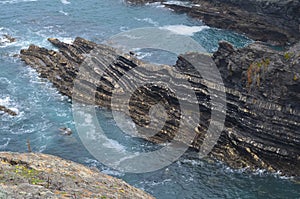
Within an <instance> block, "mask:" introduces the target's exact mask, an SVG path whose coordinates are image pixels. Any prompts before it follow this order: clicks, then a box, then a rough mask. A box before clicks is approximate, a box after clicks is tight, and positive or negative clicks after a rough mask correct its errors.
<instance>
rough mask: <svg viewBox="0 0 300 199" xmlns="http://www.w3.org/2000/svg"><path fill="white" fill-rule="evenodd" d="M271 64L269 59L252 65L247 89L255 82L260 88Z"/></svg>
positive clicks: (249, 69) (248, 75)
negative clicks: (264, 74) (263, 76)
mask: <svg viewBox="0 0 300 199" xmlns="http://www.w3.org/2000/svg"><path fill="white" fill-rule="evenodd" d="M270 64H271V60H270V59H269V58H265V59H262V60H261V61H257V62H254V63H252V64H250V66H249V68H248V70H247V87H250V86H251V84H252V83H253V80H255V82H256V85H257V86H258V87H259V86H260V84H261V77H262V75H263V73H264V72H265V71H266V69H267V68H268V66H269V65H270Z"/></svg>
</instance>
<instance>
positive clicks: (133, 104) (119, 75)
mask: <svg viewBox="0 0 300 199" xmlns="http://www.w3.org/2000/svg"><path fill="white" fill-rule="evenodd" d="M49 41H50V42H51V43H52V44H53V45H54V46H56V47H57V48H58V49H59V51H58V52H57V51H53V50H47V49H45V48H40V47H38V46H35V45H31V46H30V47H29V48H28V49H25V50H22V51H21V58H22V60H24V61H25V63H26V64H28V65H30V66H31V67H33V68H35V69H36V70H37V72H38V73H39V74H40V76H41V77H44V78H47V79H49V81H51V82H52V83H53V85H54V86H55V87H56V88H57V89H58V90H59V91H60V92H61V93H62V94H64V95H67V96H69V97H74V96H75V98H76V99H73V100H77V101H80V102H82V103H88V104H96V105H98V106H101V107H107V108H110V109H114V110H119V111H124V112H126V111H125V110H129V112H127V114H129V116H130V117H131V118H132V120H133V121H134V122H135V123H136V125H137V126H140V127H145V128H148V130H149V131H150V132H151V130H154V129H151V128H155V125H154V126H153V125H150V126H149V123H150V117H149V112H150V109H151V106H153V105H155V104H157V103H160V104H162V106H163V107H164V108H165V109H166V113H167V115H168V117H167V120H166V122H165V123H164V126H163V128H162V130H161V131H159V132H158V133H157V134H155V135H153V136H150V137H149V136H148V137H147V136H146V137H147V139H149V140H151V141H154V142H167V141H170V140H172V139H174V138H175V137H176V138H175V139H177V140H179V141H183V142H185V143H186V144H189V145H190V146H191V147H193V148H195V149H200V148H201V146H202V145H203V144H205V143H203V140H204V138H205V136H206V133H205V130H206V129H207V128H208V125H209V122H210V117H211V108H212V107H213V105H214V104H211V103H212V102H211V100H210V96H209V92H208V89H211V90H213V91H214V92H215V93H218V92H222V89H221V88H220V85H219V84H218V82H214V81H204V80H203V79H202V77H201V75H200V74H199V73H198V72H196V71H195V68H193V63H202V64H207V63H208V62H209V61H208V60H213V61H214V62H215V63H216V65H217V67H218V68H219V70H220V71H221V74H222V76H223V80H224V84H225V87H226V95H227V99H220V100H223V102H224V103H227V114H226V121H225V128H224V130H223V131H222V134H221V136H220V138H219V140H218V143H217V144H216V145H215V147H214V148H213V150H212V151H211V152H210V154H209V156H211V157H213V158H216V159H218V160H222V161H224V162H226V163H227V164H228V165H230V166H232V167H234V168H241V167H249V168H251V169H258V168H260V169H267V170H270V171H281V172H282V173H283V174H287V175H296V176H299V175H300V173H299V172H300V171H299V169H298V168H299V167H300V133H299V129H300V107H299V99H300V96H299V89H300V84H299V76H300V67H299V60H300V51H299V44H297V45H296V46H294V47H293V48H291V49H290V50H289V51H287V52H280V51H275V50H272V49H270V48H268V47H266V46H264V45H261V44H258V43H255V44H252V45H250V46H249V47H246V48H243V49H238V50H237V49H234V48H233V47H232V45H230V44H228V43H226V42H221V43H220V47H219V49H218V51H217V52H216V53H214V55H213V56H212V57H209V56H208V55H203V54H199V53H189V54H185V55H181V56H179V58H178V60H177V63H176V65H175V66H174V67H175V68H176V69H177V70H179V71H180V73H178V74H171V76H174V77H175V80H174V81H170V80H168V76H166V74H170V73H172V72H171V70H170V67H169V66H160V67H159V68H158V69H157V68H156V70H155V71H154V70H149V68H148V67H149V65H147V66H148V67H145V66H146V64H145V63H143V62H141V61H140V60H138V59H136V58H135V57H134V56H133V55H131V54H120V53H118V52H117V51H116V50H115V49H113V48H111V47H108V46H105V45H97V44H95V43H93V42H90V41H87V40H84V39H82V38H76V39H75V41H74V43H73V44H66V43H63V42H60V41H59V40H57V39H49ZM93 49H94V50H95V49H97V51H96V52H97V58H98V60H95V63H96V64H95V63H93V64H87V67H89V68H87V69H88V70H85V72H83V73H82V71H81V73H80V75H78V72H79V67H80V65H81V64H82V63H84V60H85V57H86V56H87V54H88V53H90V52H91V51H92V50H93ZM153 67H154V66H153ZM132 69H136V70H132ZM128 71H133V72H132V74H130V76H128V75H125V74H127V73H128ZM208 72H209V71H208ZM102 73H104V75H103V74H102ZM101 74H102V75H101ZM133 77H135V78H138V79H140V80H142V81H144V82H149V81H151V80H153V79H159V80H161V81H168V82H169V83H170V84H171V85H172V86H173V88H174V87H180V86H181V84H179V83H178V82H181V81H183V80H184V81H188V82H189V83H190V84H191V85H192V88H193V90H194V92H195V93H196V96H197V101H196V102H195V101H191V99H192V98H191V97H190V96H188V94H186V95H187V96H184V95H183V96H182V97H180V99H178V96H176V95H175V94H174V93H175V92H174V90H172V89H170V88H163V87H160V86H158V85H148V86H142V87H140V88H137V89H136V91H135V92H134V93H133V95H132V97H131V99H130V100H131V101H130V104H129V107H127V106H125V105H124V103H122V99H123V98H122V96H123V94H125V93H126V92H127V91H128V90H130V88H131V87H132V80H133ZM75 78H76V81H77V82H76V84H77V89H75V90H74V91H73V86H74V80H75ZM120 79H122V81H119V80H120ZM78 88H79V89H78ZM182 89H183V90H184V89H185V87H182ZM114 90H120V92H118V93H119V96H118V98H117V99H120V103H119V104H118V103H113V105H112V103H111V100H112V93H113V91H114ZM74 92H75V93H74ZM94 92H95V94H93V93H94ZM183 93H184V92H183ZM184 94H185V93H184ZM179 100H180V101H182V102H183V103H186V104H189V103H190V104H193V103H196V105H197V106H198V105H199V109H200V111H201V115H200V116H199V115H198V114H197V111H196V110H193V109H191V110H188V111H187V112H189V113H190V114H191V115H193V114H194V115H195V117H191V118H190V119H189V120H188V121H189V123H191V124H192V123H194V122H195V121H197V120H199V119H200V122H198V123H199V124H198V128H196V129H194V132H189V131H184V130H183V131H180V135H179V136H177V135H178V133H179V132H178V129H179V123H180V120H181V119H182V110H180V104H179ZM225 100H226V101H225ZM215 111H216V112H218V111H221V110H215ZM154 132H155V131H154ZM139 133H141V134H143V133H144V132H139ZM190 133H195V134H196V136H195V137H194V140H185V137H187V136H188V135H190Z"/></svg>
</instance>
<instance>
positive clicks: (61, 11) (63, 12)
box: [59, 10, 69, 16]
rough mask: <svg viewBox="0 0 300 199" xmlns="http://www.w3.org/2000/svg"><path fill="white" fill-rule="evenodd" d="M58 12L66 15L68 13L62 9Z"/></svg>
mask: <svg viewBox="0 0 300 199" xmlns="http://www.w3.org/2000/svg"><path fill="white" fill-rule="evenodd" d="M59 13H61V14H63V15H65V16H68V15H69V13H67V12H65V11H63V10H60V11H59Z"/></svg>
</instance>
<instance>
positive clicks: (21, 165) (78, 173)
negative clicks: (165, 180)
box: [0, 152, 153, 199]
mask: <svg viewBox="0 0 300 199" xmlns="http://www.w3.org/2000/svg"><path fill="white" fill-rule="evenodd" d="M0 160H1V162H0V177H1V178H0V197H1V198H16V199H26V198H28V199H31V198H49V199H51V198H128V199H131V198H149V199H150V198H153V197H152V196H150V195H149V194H147V193H145V192H144V191H142V190H139V189H137V188H134V187H132V186H130V185H129V184H127V183H126V182H124V181H122V180H119V179H117V178H114V177H111V176H108V175H106V174H103V173H100V172H98V171H97V170H95V169H93V170H92V169H89V168H87V167H85V166H83V165H80V164H77V163H74V162H71V161H68V160H63V159H61V158H59V157H55V156H52V155H46V154H38V153H11V152H1V153H0Z"/></svg>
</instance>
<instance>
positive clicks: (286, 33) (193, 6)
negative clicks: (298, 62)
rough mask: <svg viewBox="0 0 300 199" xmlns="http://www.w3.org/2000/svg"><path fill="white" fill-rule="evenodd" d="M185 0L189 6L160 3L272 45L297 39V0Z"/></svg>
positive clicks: (299, 36) (299, 32) (299, 20)
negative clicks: (187, 0)
mask: <svg viewBox="0 0 300 199" xmlns="http://www.w3.org/2000/svg"><path fill="white" fill-rule="evenodd" d="M132 1H134V0H132ZM132 1H131V2H132ZM134 2H138V3H143V2H144V1H142V2H141V1H139V0H136V1H134ZM189 2H190V5H189V6H185V5H178V4H172V3H170V2H166V3H163V4H164V5H165V6H166V7H168V8H171V9H173V10H174V11H176V12H179V13H187V14H188V15H189V16H191V17H193V18H196V19H200V20H202V21H203V22H204V23H205V24H207V25H209V26H212V27H217V28H222V29H228V30H233V31H236V32H238V33H243V34H245V35H247V36H248V37H250V38H251V39H253V40H257V41H263V42H267V43H269V44H273V45H288V44H294V43H296V42H297V41H299V40H300V26H299V24H300V14H299V13H300V12H299V10H300V2H299V1H298V0H291V1H289V0H284V1H279V0H275V1H271V0H225V1H224V0H190V1H189Z"/></svg>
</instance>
